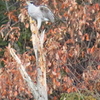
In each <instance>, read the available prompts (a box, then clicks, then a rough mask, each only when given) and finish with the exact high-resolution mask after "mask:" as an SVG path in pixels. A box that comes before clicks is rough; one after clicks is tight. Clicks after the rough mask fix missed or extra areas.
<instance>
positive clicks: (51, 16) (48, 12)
mask: <svg viewBox="0 0 100 100" xmlns="http://www.w3.org/2000/svg"><path fill="white" fill-rule="evenodd" d="M39 8H40V10H41V12H42V14H43V16H44V17H45V18H47V19H49V20H50V21H51V22H54V14H53V13H52V11H51V10H50V9H49V8H48V7H46V6H39Z"/></svg>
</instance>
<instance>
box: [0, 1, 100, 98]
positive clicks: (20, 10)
mask: <svg viewBox="0 0 100 100" xmlns="http://www.w3.org/2000/svg"><path fill="white" fill-rule="evenodd" d="M79 1H80V2H79ZM3 3H4V4H5V5H6V3H7V4H8V6H7V5H6V8H5V12H2V13H1V14H4V16H6V18H4V19H3V18H1V17H0V18H1V22H2V24H0V25H1V26H0V42H1V43H0V100H4V99H7V100H33V98H34V97H33V95H32V94H31V92H30V90H29V89H28V87H27V85H26V83H25V81H24V80H23V79H22V76H21V74H20V72H19V70H18V68H19V66H18V65H17V63H16V61H15V60H14V59H13V58H12V57H11V55H10V53H9V51H8V43H11V45H12V47H13V48H14V49H15V52H16V53H17V55H18V57H19V58H20V59H21V61H22V63H23V64H25V65H27V67H26V68H25V69H26V70H27V72H28V74H29V75H30V76H31V78H32V80H33V81H34V82H36V75H37V71H36V63H35V62H36V59H35V56H34V51H33V48H32V44H31V32H30V28H29V19H28V14H27V9H26V8H25V6H26V3H25V0H5V1H4V2H3ZM35 4H36V5H40V4H47V5H49V7H50V8H51V10H52V12H53V13H54V14H55V23H47V24H46V23H43V25H42V27H41V30H43V29H46V34H45V43H44V51H45V57H46V68H47V85H48V87H47V88H48V90H47V91H48V96H49V99H50V100H59V99H60V98H61V94H62V93H73V92H78V93H79V92H80V93H83V94H84V95H85V94H89V95H90V94H91V95H92V96H93V97H95V98H96V100H99V99H98V98H99V97H100V4H99V3H98V2H94V1H92V0H91V2H90V1H89V0H76V1H75V0H37V1H36V2H35ZM10 7H11V8H10ZM3 20H6V21H4V22H3Z"/></svg>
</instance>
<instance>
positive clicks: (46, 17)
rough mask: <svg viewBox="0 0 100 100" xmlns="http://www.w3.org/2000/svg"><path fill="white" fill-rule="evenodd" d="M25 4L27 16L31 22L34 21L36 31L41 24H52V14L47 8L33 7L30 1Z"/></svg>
mask: <svg viewBox="0 0 100 100" xmlns="http://www.w3.org/2000/svg"><path fill="white" fill-rule="evenodd" d="M26 3H27V5H28V7H27V9H28V14H29V16H30V17H31V18H32V19H33V20H36V22H37V28H38V29H40V28H41V24H42V22H46V21H50V22H52V23H53V22H54V14H53V13H52V11H51V10H50V9H49V8H48V7H47V6H42V5H40V6H35V5H34V4H33V2H31V1H27V2H26Z"/></svg>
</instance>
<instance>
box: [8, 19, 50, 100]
mask: <svg viewBox="0 0 100 100" xmlns="http://www.w3.org/2000/svg"><path fill="white" fill-rule="evenodd" d="M30 29H31V32H32V44H33V49H34V52H35V57H36V68H37V82H36V83H34V82H33V81H32V80H31V78H30V76H29V75H28V73H27V72H26V70H25V68H26V66H25V65H23V64H22V62H21V60H20V58H19V57H18V56H17V55H16V53H15V51H14V49H13V48H11V46H10V45H9V46H8V49H9V51H10V54H11V55H12V57H13V58H14V59H15V60H16V62H17V64H18V65H19V71H20V73H21V75H22V77H23V79H24V80H25V81H26V82H27V84H28V87H29V88H30V90H31V92H32V94H33V96H34V98H35V100H48V95H47V83H46V60H45V52H44V48H43V43H44V33H45V31H42V32H41V33H40V34H39V31H38V29H37V26H36V23H35V22H32V19H31V18H30Z"/></svg>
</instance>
